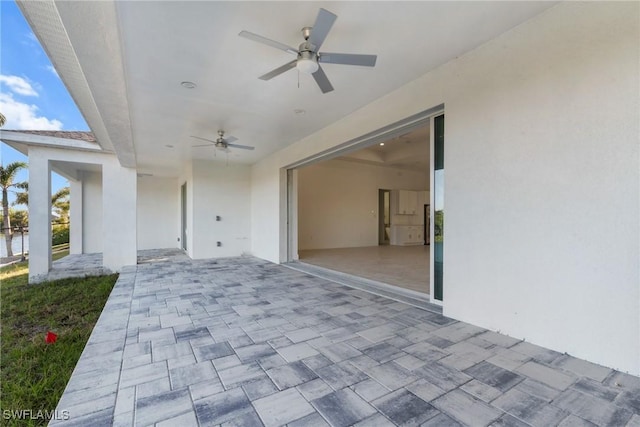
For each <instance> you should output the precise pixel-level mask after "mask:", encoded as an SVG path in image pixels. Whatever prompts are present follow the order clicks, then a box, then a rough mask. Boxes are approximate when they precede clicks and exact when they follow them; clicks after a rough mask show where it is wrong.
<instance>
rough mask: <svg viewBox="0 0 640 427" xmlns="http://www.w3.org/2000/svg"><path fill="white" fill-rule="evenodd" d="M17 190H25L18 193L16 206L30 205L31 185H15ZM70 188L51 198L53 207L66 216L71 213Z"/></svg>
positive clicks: (61, 190) (23, 183)
mask: <svg viewBox="0 0 640 427" xmlns="http://www.w3.org/2000/svg"><path fill="white" fill-rule="evenodd" d="M15 187H16V188H19V189H21V190H25V191H23V192H19V193H18V192H16V200H15V201H14V202H13V204H14V205H27V206H28V205H29V183H28V182H19V183H17V184H16V185H15ZM69 194H70V189H69V187H68V186H67V187H62V188H61V189H59V190H58V191H56V192H55V193H54V194H53V195H52V196H51V206H52V207H53V208H54V209H56V211H57V213H58V214H60V215H61V216H64V214H65V213H66V214H67V215H68V213H69V199H68V197H69Z"/></svg>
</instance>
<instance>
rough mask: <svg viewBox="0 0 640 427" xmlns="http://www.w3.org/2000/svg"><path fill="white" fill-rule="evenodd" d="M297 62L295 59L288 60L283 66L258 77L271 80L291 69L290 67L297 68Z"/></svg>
mask: <svg viewBox="0 0 640 427" xmlns="http://www.w3.org/2000/svg"><path fill="white" fill-rule="evenodd" d="M296 62H298V60H297V59H294V60H293V61H291V62H287V63H286V64H284V65H283V66H282V67H278V68H276V69H275V70H272V71H269V72H268V73H267V74H264V75H262V76H260V77H258V78H259V79H260V80H271V79H272V78H274V77H275V76H279V75H280V74H282V73H284V72H285V71H289V70H290V69H292V68H295V66H296Z"/></svg>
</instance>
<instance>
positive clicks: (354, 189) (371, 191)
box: [283, 107, 442, 301]
mask: <svg viewBox="0 0 640 427" xmlns="http://www.w3.org/2000/svg"><path fill="white" fill-rule="evenodd" d="M441 111H442V107H438V108H435V109H432V110H429V111H426V112H424V113H422V114H420V115H416V116H414V117H412V118H410V119H407V120H406V121H403V122H402V123H396V124H394V125H391V126H389V128H388V129H382V130H380V131H378V132H374V133H372V134H369V135H366V136H363V137H362V138H358V140H357V141H355V140H354V142H353V144H348V143H345V144H342V145H341V146H340V148H338V147H336V149H333V150H331V152H326V153H324V154H323V153H321V154H317V155H315V156H313V157H310V158H309V159H306V160H303V161H300V162H298V163H296V164H292V165H290V166H288V167H287V169H288V170H290V171H295V173H287V178H288V179H287V187H289V186H290V185H291V183H292V182H293V186H295V187H296V190H295V191H293V192H289V191H287V192H288V193H289V197H288V200H287V203H288V205H287V207H288V209H286V210H287V211H288V214H289V215H287V220H286V221H287V222H286V224H287V230H288V236H287V243H288V245H287V246H288V251H287V253H286V259H287V260H288V261H290V262H293V261H296V260H299V262H300V263H303V264H301V265H310V266H320V267H323V268H326V269H330V270H333V271H337V272H344V273H346V274H349V275H354V276H358V277H361V278H365V279H371V280H374V281H378V282H381V283H384V284H389V285H392V287H398V289H400V288H402V290H403V291H404V290H409V292H414V293H420V294H421V295H424V296H425V297H426V298H427V299H426V300H427V301H429V300H433V296H432V295H431V293H432V291H433V284H432V280H433V271H432V270H433V254H432V253H431V250H432V247H431V242H432V240H433V234H432V233H433V230H432V228H433V224H434V222H433V220H432V218H433V212H431V211H432V210H433V201H432V193H431V191H432V190H433V183H432V182H431V180H432V177H433V166H432V165H433V161H432V159H431V156H432V155H433V147H432V146H433V130H432V127H431V126H432V123H433V117H435V116H436V115H437V114H439V113H441ZM418 139H420V140H421V143H423V144H424V145H421V146H420V148H418V144H417V140H418ZM423 156H424V157H423ZM294 177H295V178H294ZM412 177H413V178H414V179H413V181H412ZM293 198H295V201H293V202H292V199H293ZM406 204H408V205H409V206H405V205H406ZM283 243H284V242H283ZM409 273H412V274H409ZM411 276H413V277H411ZM403 280H404V281H405V283H402V282H403ZM407 281H408V283H407ZM411 281H414V282H413V283H410V282H411Z"/></svg>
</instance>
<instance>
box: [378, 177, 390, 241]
mask: <svg viewBox="0 0 640 427" xmlns="http://www.w3.org/2000/svg"><path fill="white" fill-rule="evenodd" d="M378 212H379V214H378V245H388V244H389V243H390V241H391V240H390V239H391V237H390V235H391V191H390V190H382V189H380V190H378Z"/></svg>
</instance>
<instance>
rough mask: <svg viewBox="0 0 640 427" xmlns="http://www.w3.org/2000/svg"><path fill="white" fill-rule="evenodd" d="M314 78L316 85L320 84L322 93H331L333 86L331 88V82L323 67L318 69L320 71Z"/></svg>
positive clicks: (314, 74)
mask: <svg viewBox="0 0 640 427" xmlns="http://www.w3.org/2000/svg"><path fill="white" fill-rule="evenodd" d="M312 76H313V78H314V79H315V81H316V83H318V86H320V90H321V91H322V93H327V92H331V91H332V90H333V86H331V82H330V81H329V78H328V77H327V75H326V74H325V73H324V70H323V69H322V67H318V71H316V72H315V73H313V74H312Z"/></svg>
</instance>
